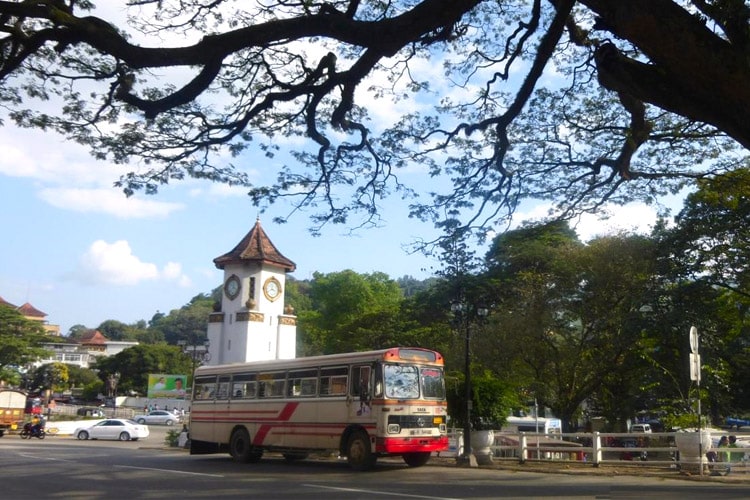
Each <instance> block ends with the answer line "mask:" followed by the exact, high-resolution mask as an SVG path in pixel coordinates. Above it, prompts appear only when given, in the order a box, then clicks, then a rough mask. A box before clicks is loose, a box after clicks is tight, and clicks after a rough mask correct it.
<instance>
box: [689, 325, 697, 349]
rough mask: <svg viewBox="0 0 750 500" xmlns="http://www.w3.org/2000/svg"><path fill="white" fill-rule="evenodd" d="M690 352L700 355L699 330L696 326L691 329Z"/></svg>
mask: <svg viewBox="0 0 750 500" xmlns="http://www.w3.org/2000/svg"><path fill="white" fill-rule="evenodd" d="M690 352H692V353H693V354H698V329H697V328H696V327H694V326H691V327H690Z"/></svg>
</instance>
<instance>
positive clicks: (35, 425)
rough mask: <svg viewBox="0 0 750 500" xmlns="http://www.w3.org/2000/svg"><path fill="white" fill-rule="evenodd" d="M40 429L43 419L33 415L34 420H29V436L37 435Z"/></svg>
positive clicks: (42, 426)
mask: <svg viewBox="0 0 750 500" xmlns="http://www.w3.org/2000/svg"><path fill="white" fill-rule="evenodd" d="M42 429H44V417H42V416H41V415H34V418H32V419H31V434H32V435H37V434H39V433H40V432H41V431H42Z"/></svg>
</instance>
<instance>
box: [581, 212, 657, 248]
mask: <svg viewBox="0 0 750 500" xmlns="http://www.w3.org/2000/svg"><path fill="white" fill-rule="evenodd" d="M656 218H657V213H656V210H655V209H654V208H653V207H651V206H649V205H646V204H645V203H629V204H627V205H623V206H608V207H606V208H605V209H604V210H602V213H601V214H600V215H594V214H583V215H582V216H581V217H580V219H579V220H578V221H577V222H573V223H571V225H572V226H573V227H574V228H575V230H576V232H577V233H578V237H579V238H580V239H581V241H589V240H592V239H594V238H596V237H597V236H606V235H610V234H615V233H618V232H629V233H637V234H646V233H649V232H650V231H651V229H653V226H654V223H656Z"/></svg>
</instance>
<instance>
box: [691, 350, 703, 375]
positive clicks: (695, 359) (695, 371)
mask: <svg viewBox="0 0 750 500" xmlns="http://www.w3.org/2000/svg"><path fill="white" fill-rule="evenodd" d="M690 380H693V381H695V382H700V381H701V355H700V354H696V353H694V352H691V353H690Z"/></svg>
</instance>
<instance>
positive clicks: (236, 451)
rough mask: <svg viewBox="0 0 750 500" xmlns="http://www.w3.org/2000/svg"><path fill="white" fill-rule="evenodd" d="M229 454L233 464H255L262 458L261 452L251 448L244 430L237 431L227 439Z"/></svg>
mask: <svg viewBox="0 0 750 500" xmlns="http://www.w3.org/2000/svg"><path fill="white" fill-rule="evenodd" d="M229 454H230V455H232V458H233V459H234V461H235V462H242V463H248V462H257V461H258V460H260V459H261V457H262V456H263V450H261V449H258V448H255V447H254V446H253V444H252V442H251V441H250V435H249V434H248V433H247V431H246V430H245V429H237V430H235V431H234V432H233V433H232V437H231V438H230V439H229Z"/></svg>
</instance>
